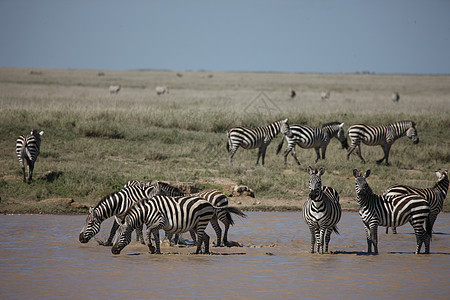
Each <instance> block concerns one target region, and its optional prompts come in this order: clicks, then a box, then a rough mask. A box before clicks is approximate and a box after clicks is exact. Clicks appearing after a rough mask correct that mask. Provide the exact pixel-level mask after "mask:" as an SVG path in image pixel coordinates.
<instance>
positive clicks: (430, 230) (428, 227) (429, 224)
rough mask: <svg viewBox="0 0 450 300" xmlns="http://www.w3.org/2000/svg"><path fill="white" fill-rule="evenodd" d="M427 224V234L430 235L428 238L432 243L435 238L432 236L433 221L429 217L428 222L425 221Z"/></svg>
mask: <svg viewBox="0 0 450 300" xmlns="http://www.w3.org/2000/svg"><path fill="white" fill-rule="evenodd" d="M425 222H426V224H425V229H426V231H427V234H428V236H429V237H430V241H431V240H432V239H433V236H432V234H433V229H432V228H431V220H430V217H429V216H428V217H427V220H426V221H425Z"/></svg>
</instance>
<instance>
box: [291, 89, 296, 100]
mask: <svg viewBox="0 0 450 300" xmlns="http://www.w3.org/2000/svg"><path fill="white" fill-rule="evenodd" d="M289 93H290V96H291V98H292V99H294V98H295V96H296V95H297V93H295V90H293V89H290V90H289Z"/></svg>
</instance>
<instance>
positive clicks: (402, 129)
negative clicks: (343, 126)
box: [347, 120, 419, 166]
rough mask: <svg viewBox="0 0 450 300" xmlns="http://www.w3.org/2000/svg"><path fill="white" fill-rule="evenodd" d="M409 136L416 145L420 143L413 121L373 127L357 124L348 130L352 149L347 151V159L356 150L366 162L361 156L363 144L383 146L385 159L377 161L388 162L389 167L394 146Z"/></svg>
mask: <svg viewBox="0 0 450 300" xmlns="http://www.w3.org/2000/svg"><path fill="white" fill-rule="evenodd" d="M405 135H406V136H407V137H408V138H409V139H410V140H411V141H412V142H413V143H414V144H417V143H419V137H418V136H417V129H416V123H415V122H413V121H409V120H406V121H398V122H393V123H391V124H389V125H378V126H371V125H366V124H355V125H352V126H350V128H349V129H348V136H349V138H350V141H351V145H350V148H349V149H348V151H347V159H349V157H350V154H352V152H353V151H354V150H356V154H357V155H358V156H359V158H360V159H361V160H362V161H363V162H365V160H364V158H363V157H362V155H361V142H363V143H364V144H366V145H368V146H378V145H379V146H381V148H382V149H383V152H384V156H383V158H381V159H379V160H377V164H380V163H382V162H383V160H386V165H387V166H388V165H389V151H390V149H391V146H392V144H394V142H395V141H396V140H397V139H398V138H401V137H403V136H405Z"/></svg>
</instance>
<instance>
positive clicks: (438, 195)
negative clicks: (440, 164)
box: [384, 170, 449, 233]
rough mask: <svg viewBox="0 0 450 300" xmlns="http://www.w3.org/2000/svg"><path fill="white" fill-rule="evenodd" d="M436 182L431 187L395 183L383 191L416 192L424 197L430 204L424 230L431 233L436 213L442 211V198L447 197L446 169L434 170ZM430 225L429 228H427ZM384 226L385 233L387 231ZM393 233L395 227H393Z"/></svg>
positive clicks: (399, 193)
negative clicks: (441, 170)
mask: <svg viewBox="0 0 450 300" xmlns="http://www.w3.org/2000/svg"><path fill="white" fill-rule="evenodd" d="M436 176H437V178H438V182H437V183H436V184H435V185H434V186H433V187H432V188H425V189H421V188H415V187H411V186H407V185H402V184H396V185H392V186H390V187H388V188H387V189H386V191H385V192H384V195H385V196H395V195H406V194H417V195H420V196H422V197H424V198H425V199H426V200H427V201H428V203H429V204H430V215H429V221H428V222H427V223H426V231H427V232H430V233H432V232H433V226H434V222H436V219H437V216H438V214H439V213H440V212H441V211H442V207H443V206H444V200H445V198H446V197H447V192H448V186H449V180H448V170H445V171H444V172H442V173H441V172H439V171H436ZM428 227H430V228H428ZM387 229H388V228H386V233H387ZM393 232H394V233H395V227H393Z"/></svg>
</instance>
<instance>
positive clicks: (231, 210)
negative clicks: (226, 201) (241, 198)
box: [225, 206, 247, 226]
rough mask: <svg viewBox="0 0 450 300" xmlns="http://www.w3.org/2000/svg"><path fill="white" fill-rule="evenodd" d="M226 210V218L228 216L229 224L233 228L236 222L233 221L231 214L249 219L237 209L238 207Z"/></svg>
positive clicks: (229, 207)
mask: <svg viewBox="0 0 450 300" xmlns="http://www.w3.org/2000/svg"><path fill="white" fill-rule="evenodd" d="M225 210H226V211H227V214H226V216H227V220H228V223H229V224H230V225H231V226H233V225H234V220H233V217H232V216H231V214H235V215H238V216H239V217H243V218H247V215H246V214H244V213H243V212H242V210H240V209H239V208H237V207H234V206H228V207H227V208H226V209H225Z"/></svg>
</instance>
